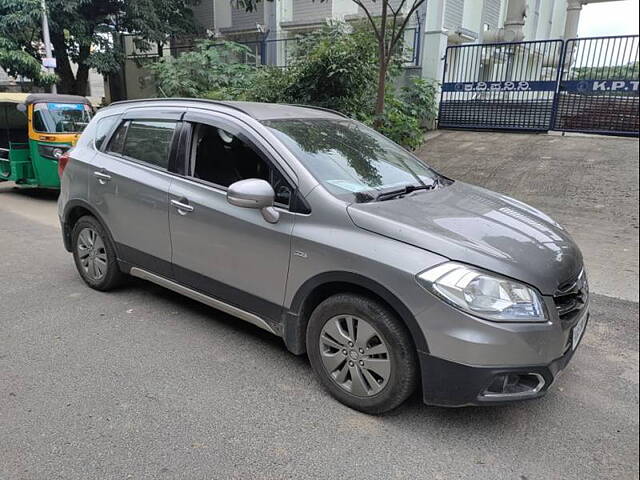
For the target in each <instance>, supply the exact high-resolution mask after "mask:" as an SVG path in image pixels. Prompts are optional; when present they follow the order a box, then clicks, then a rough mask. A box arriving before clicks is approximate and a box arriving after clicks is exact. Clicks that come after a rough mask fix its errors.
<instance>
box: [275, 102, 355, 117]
mask: <svg viewBox="0 0 640 480" xmlns="http://www.w3.org/2000/svg"><path fill="white" fill-rule="evenodd" d="M284 105H288V106H289V107H302V108H310V109H312V110H321V111H323V112H329V113H333V114H334V115H338V116H339V117H342V118H349V117H348V116H347V115H345V114H344V113H342V112H338V111H337V110H331V109H330V108H324V107H316V106H315V105H303V104H301V103H285V104H284Z"/></svg>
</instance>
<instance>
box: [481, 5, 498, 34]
mask: <svg viewBox="0 0 640 480" xmlns="http://www.w3.org/2000/svg"><path fill="white" fill-rule="evenodd" d="M501 5H502V1H501V0H485V2H484V8H483V10H482V24H483V25H489V27H490V28H497V27H498V25H499V23H500V7H501Z"/></svg>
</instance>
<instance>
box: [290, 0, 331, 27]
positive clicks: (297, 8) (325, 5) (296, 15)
mask: <svg viewBox="0 0 640 480" xmlns="http://www.w3.org/2000/svg"><path fill="white" fill-rule="evenodd" d="M332 3H333V2H332V1H331V0H329V1H325V2H320V0H316V1H315V2H314V1H313V0H293V17H292V20H293V21H294V22H299V23H315V22H323V21H324V19H326V18H330V17H331V16H332Z"/></svg>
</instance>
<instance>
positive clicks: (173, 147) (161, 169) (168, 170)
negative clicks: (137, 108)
mask: <svg viewBox="0 0 640 480" xmlns="http://www.w3.org/2000/svg"><path fill="white" fill-rule="evenodd" d="M137 120H140V121H151V122H154V121H155V122H173V123H175V124H176V127H175V128H174V130H173V134H172V135H171V141H170V144H169V153H168V155H169V158H168V162H167V167H166V168H164V167H161V166H160V165H156V164H154V163H149V162H145V161H144V160H139V159H137V158H133V157H130V156H128V155H124V154H123V153H122V152H112V151H110V150H106V146H108V145H109V144H110V143H111V139H112V137H113V134H114V133H115V132H116V131H117V130H118V128H120V126H121V125H122V124H123V123H126V124H127V127H126V131H125V134H124V141H123V142H122V148H123V149H124V146H125V144H126V142H127V137H128V135H129V127H130V126H131V123H133V122H135V121H137ZM182 124H183V122H181V121H180V120H173V119H168V118H161V119H154V118H142V119H137V118H122V119H121V121H120V123H119V124H118V126H117V127H116V128H114V129H113V132H111V135H110V137H109V141H108V142H105V144H106V145H105V150H104V152H103V153H105V154H106V155H111V156H113V157H117V158H119V159H121V160H126V161H128V162H130V163H135V164H136V165H140V166H144V167H148V168H151V169H153V170H157V171H159V172H164V173H169V174H175V172H174V171H172V167H173V166H174V165H175V164H176V162H177V160H176V159H173V158H172V157H173V156H174V155H175V154H176V151H177V146H176V143H177V142H178V140H179V138H180V134H179V133H180V131H181V130H182Z"/></svg>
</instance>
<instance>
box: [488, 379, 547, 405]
mask: <svg viewBox="0 0 640 480" xmlns="http://www.w3.org/2000/svg"><path fill="white" fill-rule="evenodd" d="M544 385H545V380H544V377H543V376H542V375H540V374H539V373H504V374H500V375H496V377H495V378H494V379H493V381H492V382H491V384H490V385H489V386H488V387H487V388H486V389H485V391H484V392H482V394H481V395H480V397H481V398H490V399H494V400H498V399H501V398H504V399H507V398H514V397H528V396H534V395H536V394H537V393H539V392H540V390H542V388H543V387H544Z"/></svg>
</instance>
